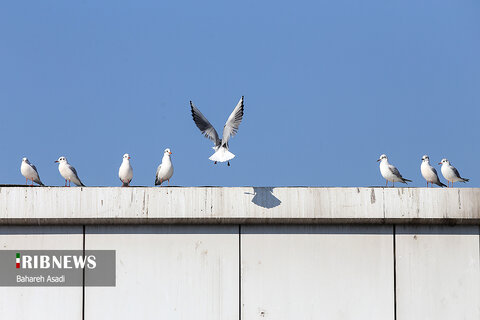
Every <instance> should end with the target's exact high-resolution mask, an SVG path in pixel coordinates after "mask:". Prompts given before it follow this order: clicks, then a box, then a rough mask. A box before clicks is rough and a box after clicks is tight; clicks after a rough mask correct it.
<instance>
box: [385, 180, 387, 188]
mask: <svg viewBox="0 0 480 320" xmlns="http://www.w3.org/2000/svg"><path fill="white" fill-rule="evenodd" d="M385 180H387V179H385ZM385 187H388V180H387V183H386V184H385Z"/></svg>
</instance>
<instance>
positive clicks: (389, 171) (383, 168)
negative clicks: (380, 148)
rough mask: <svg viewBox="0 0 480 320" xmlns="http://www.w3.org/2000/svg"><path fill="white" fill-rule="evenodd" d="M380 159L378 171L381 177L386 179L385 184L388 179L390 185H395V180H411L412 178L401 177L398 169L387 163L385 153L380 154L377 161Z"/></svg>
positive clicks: (403, 181) (402, 181) (404, 181)
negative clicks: (390, 182)
mask: <svg viewBox="0 0 480 320" xmlns="http://www.w3.org/2000/svg"><path fill="white" fill-rule="evenodd" d="M378 161H380V173H381V174H382V176H383V178H385V180H387V184H386V185H387V186H388V181H392V185H393V186H395V182H401V183H407V181H408V182H412V180H408V179H405V178H404V177H402V175H401V174H400V172H399V171H398V169H397V168H396V167H395V166H394V165H392V164H390V163H388V158H387V156H386V155H385V154H382V155H381V156H380V158H379V159H378V160H377V162H378Z"/></svg>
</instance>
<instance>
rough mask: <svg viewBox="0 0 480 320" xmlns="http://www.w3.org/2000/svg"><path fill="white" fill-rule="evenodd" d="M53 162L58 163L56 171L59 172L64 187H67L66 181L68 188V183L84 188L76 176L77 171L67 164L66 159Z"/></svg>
mask: <svg viewBox="0 0 480 320" xmlns="http://www.w3.org/2000/svg"><path fill="white" fill-rule="evenodd" d="M55 162H56V163H59V165H58V171H60V174H61V175H62V177H63V178H64V179H65V187H66V186H67V180H68V186H69V187H70V181H71V182H73V183H75V184H76V185H77V186H82V187H85V185H84V184H83V183H82V181H80V178H79V177H78V175H77V170H75V168H74V167H72V166H71V165H70V164H69V163H68V161H67V158H65V157H60V158H58V160H56V161H55Z"/></svg>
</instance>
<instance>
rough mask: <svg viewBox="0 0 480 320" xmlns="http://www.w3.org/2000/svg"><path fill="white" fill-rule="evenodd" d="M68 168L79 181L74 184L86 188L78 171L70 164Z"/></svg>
mask: <svg viewBox="0 0 480 320" xmlns="http://www.w3.org/2000/svg"><path fill="white" fill-rule="evenodd" d="M68 167H69V168H70V170H72V172H73V174H74V175H75V178H76V179H77V180H78V181H73V180H72V181H73V183H75V184H76V185H79V186H85V185H84V184H83V182H82V180H80V178H79V177H78V174H77V170H75V168H74V167H72V166H71V165H70V164H68ZM77 182H79V183H77Z"/></svg>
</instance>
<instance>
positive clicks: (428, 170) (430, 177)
mask: <svg viewBox="0 0 480 320" xmlns="http://www.w3.org/2000/svg"><path fill="white" fill-rule="evenodd" d="M420 171H421V172H422V176H423V177H424V178H425V180H427V188H428V183H429V182H430V184H432V185H433V184H434V183H435V184H436V185H437V186H440V187H446V185H444V184H443V183H442V182H441V181H440V179H439V178H438V174H437V170H435V168H434V167H432V166H431V165H430V158H429V157H428V156H427V155H424V156H423V157H422V165H421V166H420Z"/></svg>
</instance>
